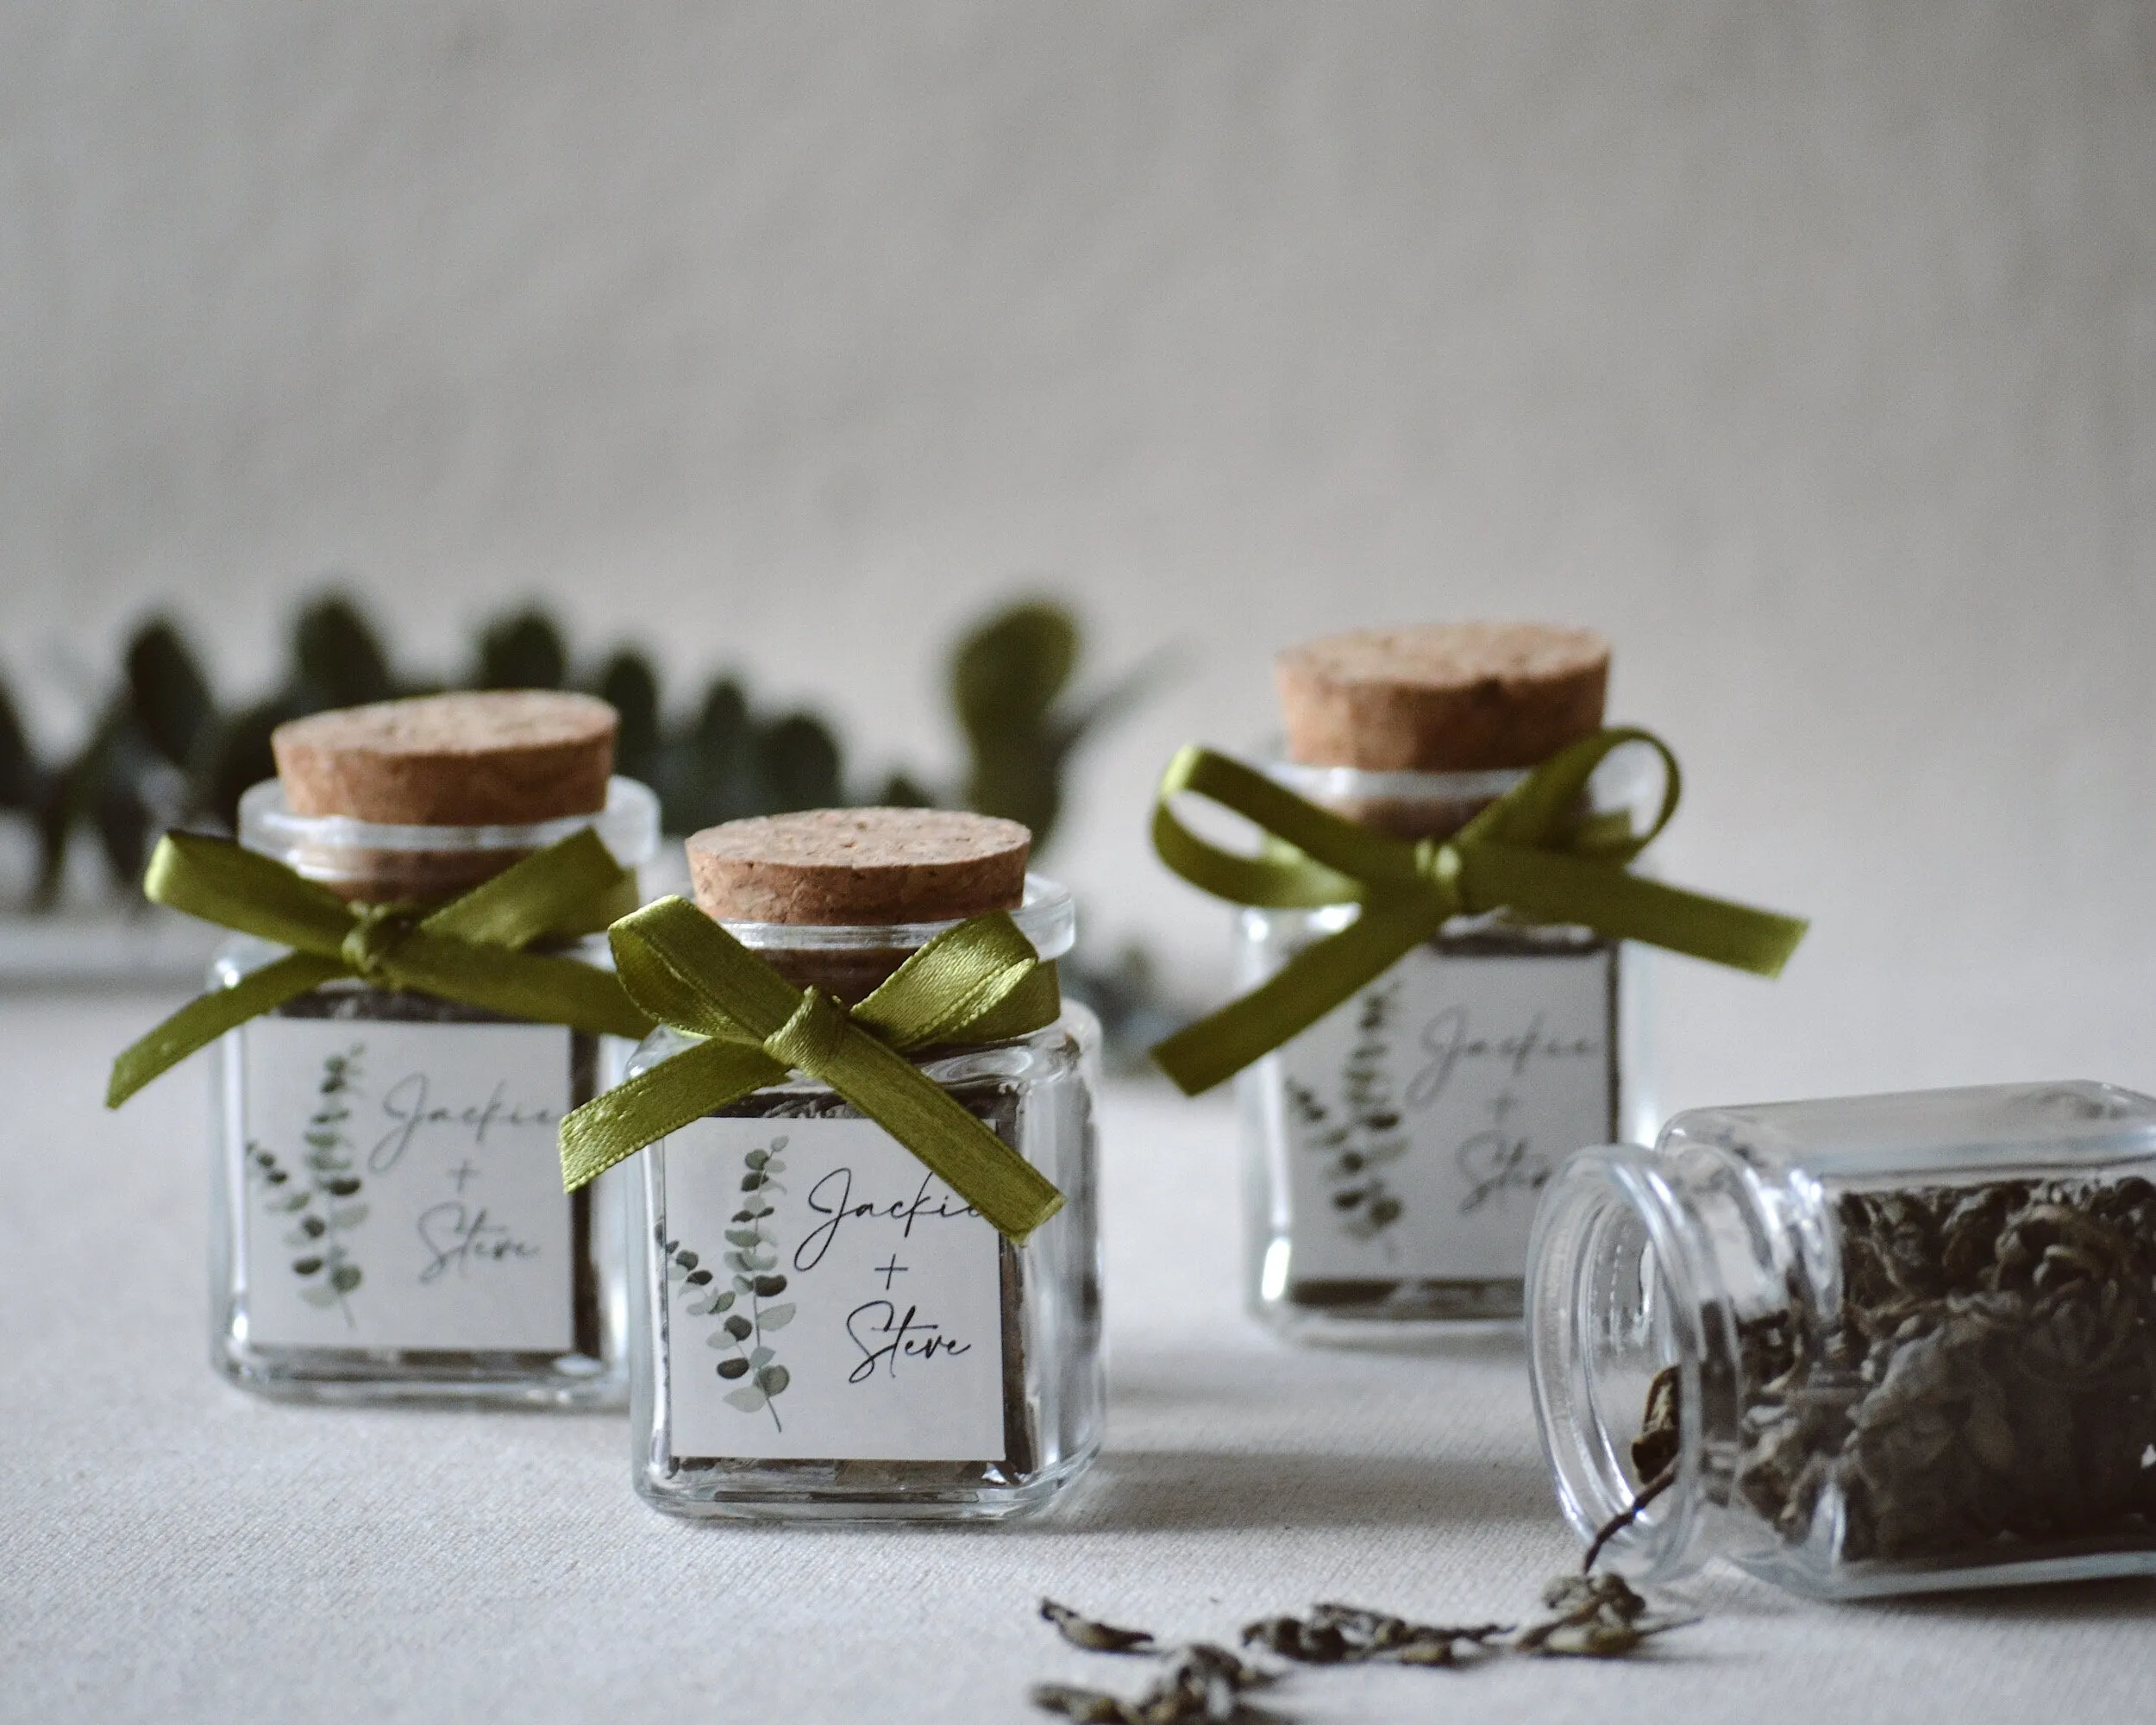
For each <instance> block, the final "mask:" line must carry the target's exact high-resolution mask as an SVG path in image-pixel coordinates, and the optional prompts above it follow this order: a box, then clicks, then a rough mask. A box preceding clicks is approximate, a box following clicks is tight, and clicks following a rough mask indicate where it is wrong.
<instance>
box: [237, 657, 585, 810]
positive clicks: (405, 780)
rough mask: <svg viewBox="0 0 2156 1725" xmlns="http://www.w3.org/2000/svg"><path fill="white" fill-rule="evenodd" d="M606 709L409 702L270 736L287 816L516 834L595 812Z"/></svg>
mask: <svg viewBox="0 0 2156 1725" xmlns="http://www.w3.org/2000/svg"><path fill="white" fill-rule="evenodd" d="M617 722H618V721H617V719H616V718H615V714H614V709H613V708H612V707H611V706H608V705H607V704H606V703H605V701H603V700H599V699H595V698H593V697H592V696H591V695H579V694H568V693H563V692H561V691H560V690H556V689H490V690H485V691H473V692H469V693H459V694H447V695H418V696H415V697H413V698H411V699H408V700H392V701H377V702H375V703H374V704H373V705H372V706H350V707H342V708H340V709H338V710H337V711H335V712H318V713H315V714H313V715H311V716H310V717H309V718H296V719H293V720H292V721H291V722H290V723H289V724H280V725H279V726H278V727H277V729H276V730H275V731H273V732H271V733H270V748H271V750H273V753H274V754H275V755H276V756H277V776H278V779H279V781H280V782H281V783H282V784H283V785H284V787H285V800H286V802H287V803H288V804H289V805H290V806H291V810H292V812H294V813H295V814H303V815H344V816H348V817H349V818H351V819H355V820H368V821H379V822H381V823H384V824H385V825H395V826H525V825H532V824H535V823H536V822H539V821H544V820H556V819H561V817H562V816H565V815H574V814H592V813H596V812H598V811H599V810H600V809H603V808H604V807H605V806H606V781H607V776H608V775H610V774H611V772H612V771H613V768H614V731H615V728H616V725H617Z"/></svg>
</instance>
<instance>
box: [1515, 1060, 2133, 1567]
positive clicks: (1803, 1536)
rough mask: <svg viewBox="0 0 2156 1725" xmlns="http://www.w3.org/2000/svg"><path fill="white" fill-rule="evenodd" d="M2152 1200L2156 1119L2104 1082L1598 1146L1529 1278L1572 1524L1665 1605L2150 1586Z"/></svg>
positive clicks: (1537, 1384) (1549, 1430)
mask: <svg viewBox="0 0 2156 1725" xmlns="http://www.w3.org/2000/svg"><path fill="white" fill-rule="evenodd" d="M2153 1182H2156V1100H2152V1099H2151V1098H2149V1097H2147V1096H2142V1095H2135V1094H2134V1093H2133V1092H2130V1091H2127V1090H2121V1089H2116V1088H2112V1087H2111V1086H2109V1085H2105V1084H2096V1083H2087V1082H2071V1083H2058V1084H2027V1085H2008V1086H1999V1087H1996V1088H1979V1089H1965V1090H1943V1091H1934V1092H1929V1093H1918V1094H1914V1095H1889V1096H1862V1097H1855V1098H1851V1099H1847V1100H1843V1101H1814V1102H1784V1103H1776V1104H1771V1105H1767V1106H1762V1107H1735V1108H1707V1109H1701V1110H1697V1111H1695V1112H1693V1113H1685V1114H1681V1115H1679V1116H1677V1118H1676V1119H1675V1120H1671V1121H1670V1124H1669V1126H1667V1127H1666V1128H1665V1129H1664V1132H1663V1133H1662V1136H1661V1138H1660V1141H1659V1142H1658V1144H1657V1145H1656V1147H1655V1148H1654V1149H1653V1150H1652V1151H1648V1150H1645V1149H1642V1148H1639V1147H1638V1146H1636V1145H1613V1146H1610V1147H1608V1148H1606V1149H1601V1150H1591V1151H1583V1152H1581V1153H1580V1154H1579V1155H1578V1156H1576V1157H1574V1158H1573V1159H1572V1160H1571V1161H1570V1162H1569V1163H1567V1164H1565V1166H1564V1170H1562V1171H1561V1172H1560V1173H1559V1175H1558V1176H1557V1179H1556V1181H1555V1182H1553V1183H1552V1184H1551V1189H1550V1191H1549V1193H1548V1195H1547V1196H1546V1197H1545V1199H1544V1201H1543V1204H1542V1208H1541V1211H1540V1214H1539V1216H1538V1217H1537V1220H1536V1224H1535V1237H1534V1245H1533V1256H1532V1264H1531V1266H1530V1271H1529V1275H1530V1299H1531V1310H1530V1314H1529V1351H1530V1354H1531V1358H1532V1373H1533V1383H1534V1396H1535V1408H1536V1412H1537V1415H1538V1416H1539V1420H1540V1422H1541V1427H1542V1435H1543V1441H1544V1444H1545V1446H1546V1448H1547V1450H1548V1452H1549V1456H1550V1459H1551V1465H1552V1467H1553V1468H1554V1470H1555V1471H1556V1475H1557V1490H1558V1495H1559V1496H1560V1498H1561V1499H1562V1501H1563V1503H1564V1512H1565V1514H1566V1515H1567V1516H1568V1517H1569V1518H1570V1521H1571V1522H1572V1524H1573V1526H1574V1527H1576V1528H1577V1529H1578V1530H1579V1531H1580V1533H1581V1534H1582V1536H1583V1537H1584V1538H1590V1539H1591V1538H1595V1537H1596V1536H1597V1535H1598V1534H1601V1536H1602V1537H1604V1539H1605V1540H1606V1553H1607V1555H1606V1556H1605V1557H1604V1558H1603V1559H1602V1561H1604V1562H1606V1563H1609V1564H1613V1565H1615V1566H1616V1567H1617V1568H1619V1569H1620V1571H1624V1572H1626V1574H1628V1575H1630V1576H1632V1577H1633V1578H1635V1579H1639V1580H1645V1581H1650V1582H1667V1581H1670V1580H1674V1579H1677V1578H1680V1577H1682V1576H1683V1575H1685V1574H1686V1573H1688V1572H1689V1571H1692V1570H1694V1569H1695V1568H1697V1567H1698V1566H1699V1565H1701V1564H1702V1563H1703V1562H1705V1561H1706V1560H1707V1559H1708V1558H1710V1557H1714V1556H1720V1557H1726V1558H1728V1559H1731V1560H1732V1561H1733V1562H1734V1563H1736V1564H1738V1565H1740V1566H1741V1567H1743V1568H1745V1569H1746V1570H1748V1571H1752V1573H1754V1574H1757V1575H1759V1576H1762V1577H1764V1578H1767V1579H1769V1580H1771V1581H1775V1582H1778V1583H1780V1584H1783V1585H1784V1586H1787V1587H1789V1588H1792V1589H1794V1590H1797V1591H1799V1592H1802V1593H1807V1594H1811V1595H1814V1596H1822V1597H1830V1598H1841V1597H1849V1596H1859V1595H1867V1594H1882V1593H1901V1592H1908V1591H1915V1590H1925V1589H1934V1588H1963V1587H1975V1586H1987V1585H1994V1584H2015V1583H2022V1582H2034V1581H2050V1580H2065V1579H2071V1578H2081V1577H2089V1576H2103V1575H2122V1574H2140V1573H2156V1183H2153ZM1627 1518H1628V1519H1627ZM1613 1527H1614V1531H1610V1530H1612V1529H1613Z"/></svg>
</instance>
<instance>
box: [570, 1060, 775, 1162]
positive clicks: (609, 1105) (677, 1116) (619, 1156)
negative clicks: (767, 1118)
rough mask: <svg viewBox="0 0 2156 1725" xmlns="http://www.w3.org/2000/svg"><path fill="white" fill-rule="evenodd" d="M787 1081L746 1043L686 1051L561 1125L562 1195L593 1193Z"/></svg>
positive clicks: (598, 1099)
mask: <svg viewBox="0 0 2156 1725" xmlns="http://www.w3.org/2000/svg"><path fill="white" fill-rule="evenodd" d="M786 1076H787V1069H786V1068H785V1067H784V1066H783V1065H781V1064H780V1063H779V1062H778V1061H775V1060H774V1059H773V1058H772V1057H770V1056H769V1055H768V1054H766V1053H765V1052H764V1051H762V1050H761V1049H760V1048H754V1047H750V1046H749V1045H748V1044H744V1043H738V1042H704V1043H699V1044H697V1045H696V1046H695V1047H693V1048H685V1049H683V1050H682V1051H680V1053H679V1054H676V1055H674V1056H673V1057H670V1058H668V1059H666V1060H662V1061H661V1062H660V1063H658V1064H657V1065H656V1066H654V1067H651V1068H650V1069H648V1070H646V1071H642V1072H639V1073H638V1074H636V1076H635V1077H633V1078H628V1079H624V1081H623V1082H621V1083H619V1084H617V1085H616V1086H615V1087H614V1088H612V1089H611V1090H609V1091H608V1092H607V1093H606V1094H605V1095H603V1096H595V1097H593V1098H592V1100H591V1101H588V1102H586V1104H585V1105H584V1106H583V1107H580V1108H572V1109H571V1110H570V1111H569V1112H568V1113H566V1114H564V1115H563V1116H562V1117H561V1189H562V1190H563V1191H564V1192H573V1191H575V1190H576V1189H578V1188H579V1187H580V1186H588V1185H590V1184H591V1183H592V1181H594V1180H596V1179H598V1178H599V1176H600V1175H602V1174H604V1173H605V1172H606V1170H608V1169H610V1168H611V1167H612V1166H613V1165H614V1164H616V1163H617V1162H625V1161H627V1160H628V1159H629V1158H630V1157H632V1156H634V1155H635V1154H636V1152H637V1151H640V1150H642V1149H643V1148H645V1147H646V1146H647V1145H654V1144H656V1143H658V1141H659V1140H660V1139H661V1138H665V1137H666V1136H667V1135H668V1134H669V1133H671V1132H679V1131H680V1129H681V1128H682V1127H683V1126H687V1125H688V1124H689V1122H690V1121H692V1120H702V1119H703V1118H704V1116H705V1115H706V1114H708V1113H714V1112H715V1111H717V1110H718V1109H720V1108H723V1107H725V1106H726V1105H727V1104H728V1103H729V1102H731V1101H736V1100H737V1099H738V1098H740V1097H743V1096H745V1095H748V1094H749V1092H750V1091H752V1090H761V1089H762V1088H764V1087H765V1086H766V1085H767V1084H776V1083H780V1082H782V1081H783V1080H784V1079H785V1077H786Z"/></svg>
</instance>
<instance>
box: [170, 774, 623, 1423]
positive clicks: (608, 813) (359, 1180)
mask: <svg viewBox="0 0 2156 1725" xmlns="http://www.w3.org/2000/svg"><path fill="white" fill-rule="evenodd" d="M586 826H589V827H592V828H593V829H595V830H596V831H597V832H598V833H599V837H601V838H602V839H603V840H604V841H605V843H606V844H607V846H608V848H609V849H610V850H611V852H612V854H613V855H614V857H615V859H616V861H617V862H621V863H622V864H623V865H624V866H625V867H630V868H634V867H636V866H638V865H639V864H641V863H642V862H645V861H646V860H648V859H649V856H650V854H651V852H652V850H653V849H654V848H655V844H656V841H657V833H658V812H657V803H656V800H655V798H654V797H653V796H652V793H650V791H649V790H648V789H647V788H646V787H643V786H642V785H640V784H637V783H636V782H635V781H632V780H627V779H621V778H617V779H615V780H613V781H612V782H611V786H610V787H609V793H608V798H607V805H606V807H605V810H604V811H603V812H600V813H599V814H596V815H586V816H577V817H571V818H567V819H559V820H553V821H548V822H544V823H541V824H537V825H530V826H522V827H512V826H478V827H454V826H398V825H386V824H382V823H376V822H364V821H359V820H354V819H348V818H344V817H338V816H311V817H310V816H300V815H295V814H293V813H292V812H291V811H290V809H289V808H288V807H287V806H286V805H285V799H284V795H283V793H282V790H281V787H279V785H278V784H277V783H276V781H268V782H266V783H265V784H261V785H258V786H256V787H254V788H253V789H252V790H250V791H249V792H248V793H247V795H246V796H245V797H244V798H243V799H242V800H241V843H242V844H246V845H247V846H248V848H249V849H250V850H258V851H260V852H262V853H264V854H266V855H268V856H274V857H276V858H277V859H278V860H279V861H281V862H285V863H287V864H288V865H289V866H291V868H293V869H295V870H297V871H298V873H300V874H301V875H304V876H306V877H307V878H309V879H310V880H316V881H323V882H325V883H327V884H329V885H332V886H334V887H338V888H342V889H344V890H346V891H347V892H348V895H350V896H354V897H357V896H360V895H361V894H360V892H359V891H357V890H354V888H356V887H357V886H358V884H359V883H360V882H362V881H363V882H366V883H367V888H366V890H367V892H368V893H370V894H376V895H379V896H381V897H389V896H397V897H407V898H411V899H413V900H419V901H422V902H423V901H425V900H428V899H429V898H440V897H444V896H448V895H449V894H454V892H456V891H459V890H461V889H463V888H466V887H468V886H471V885H473V884H475V883H476V882H477V881H479V880H482V879H485V878H486V877H487V876H489V875H492V874H494V873H497V872H498V871H499V870H500V869H503V868H505V867H507V866H508V865H509V864H510V863H511V862H515V861H516V860H517V858H518V857H520V856H526V855H529V854H530V853H531V852H532V851H534V850H539V849H542V848H543V847H544V846H546V845H548V844H554V843H555V842H556V841H558V840H560V839H561V838H564V837H567V836H569V835H570V834H571V833H573V832H574V831H578V830H580V828H583V827H586ZM554 950H555V951H556V952H557V953H558V955H559V956H563V957H574V958H577V959H579V960H580V961H581V962H583V963H590V964H594V965H599V966H602V967H604V966H608V965H611V962H612V960H611V953H610V952H609V951H608V949H607V945H606V942H605V939H604V938H600V937H586V938H583V939H581V940H578V941H574V942H572V943H567V944H563V945H561V947H559V948H556V949H554ZM284 954H285V949H284V948H282V947H279V946H275V945H273V944H269V943H267V942H266V941H261V940H257V939H254V938H249V937H240V938H235V939H234V940H232V941H230V942H229V943H228V944H226V945H225V946H224V947H223V948H222V950H220V952H219V953H218V955H217V957H216V959H215V961H214V962H213V963H212V965H211V969H210V986H211V987H212V988H230V987H232V986H234V985H235V984H236V983H237V982H240V981H241V979H242V978H244V977H245V976H247V975H248V974H250V973H251V972H253V971H254V970H256V969H260V968H261V967H262V966H263V965H265V964H267V963H272V962H273V961H274V960H276V959H278V958H279V957H283V956H284ZM628 1051H629V1044H626V1043H624V1042H622V1041H620V1040H618V1039H617V1038H608V1037H593V1036H589V1035H586V1034H584V1033H582V1032H576V1031H572V1030H569V1029H567V1028H566V1027H564V1026H558V1025H542V1024H529V1023H522V1022H517V1021H514V1020H511V1019H504V1018H502V1017H500V1016H498V1014H495V1013H488V1012H484V1011H480V1010H479V1009H476V1008H473V1007H465V1006H461V1005H459V1004H457V1003H455V1002H453V1001H448V1000H436V999H434V998H432V997H430V996H428V995H423V994H415V993H408V992H407V993H399V992H395V991H391V990H386V989H381V988H373V987H370V986H367V984H364V983H362V982H358V981H356V980H352V981H340V982H332V983H329V984H326V985H324V986H323V987H322V988H318V989H316V990H315V991H314V992H312V993H311V994H304V995H302V996H300V997H299V998H298V999H297V1000H291V1001H288V1002H287V1003H285V1005H284V1006H282V1007H279V1008H277V1009H276V1010H275V1011H273V1012H271V1013H265V1014H263V1015H261V1016H260V1017H259V1018H256V1019H250V1020H249V1021H248V1023H246V1024H244V1025H242V1026H240V1027H239V1028H238V1029H236V1030H234V1031H231V1032H228V1033H227V1034H226V1035H225V1036H224V1037H223V1038H221V1039H220V1042H219V1045H218V1048H217V1051H216V1064H215V1067H214V1069H213V1075H212V1144H213V1149H214V1155H213V1162H212V1193H213V1220H214V1226H213V1227H212V1230H211V1261H210V1292H211V1302H212V1316H211V1327H210V1350H211V1362H212V1364H214V1365H215V1366H216V1369H217V1370H218V1371H220V1372H221V1373H222V1374H223V1375H224V1376H225V1377H229V1379H231V1380H232V1381H233V1382H234V1383H238V1384H240V1385H241V1386H242V1387H243V1388H246V1389H253V1390H255V1391H257V1392H259V1393H261V1394H265V1395H269V1396H278V1397H280V1398H284V1399H289V1400H301V1401H319V1402H450V1403H463V1404H511V1405H520V1406H531V1407H541V1408H594V1407H602V1408H603V1407H619V1406H621V1405H622V1404H623V1403H624V1402H625V1400H626V1399H627V1365H626V1352H625V1348H624V1293H623V1280H622V1277H623V1264H622V1252H621V1246H620V1229H621V1185H622V1182H621V1181H620V1180H619V1179H614V1180H611V1181H605V1182H599V1184H598V1185H596V1186H594V1187H593V1188H592V1189H589V1190H587V1191H586V1192H580V1193H578V1194H576V1195H573V1196H564V1195H563V1194H562V1192H561V1168H560V1162H559V1157H558V1153H557V1151H556V1148H555V1132H556V1130H557V1127H558V1124H559V1121H560V1118H561V1115H562V1114H563V1113H567V1110H568V1109H569V1108H571V1107H575V1106H577V1105H578V1104H579V1103H580V1102H583V1101H588V1100H589V1099H590V1098H591V1097H592V1096H593V1095H597V1094H599V1091H601V1090H603V1089H604V1088H606V1086H607V1084H608V1083H609V1082H611V1077H612V1075H613V1072H614V1071H615V1070H617V1069H618V1067H619V1064H620V1063H621V1062H622V1060H623V1059H624V1058H625V1057H626V1056H627V1054H628Z"/></svg>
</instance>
